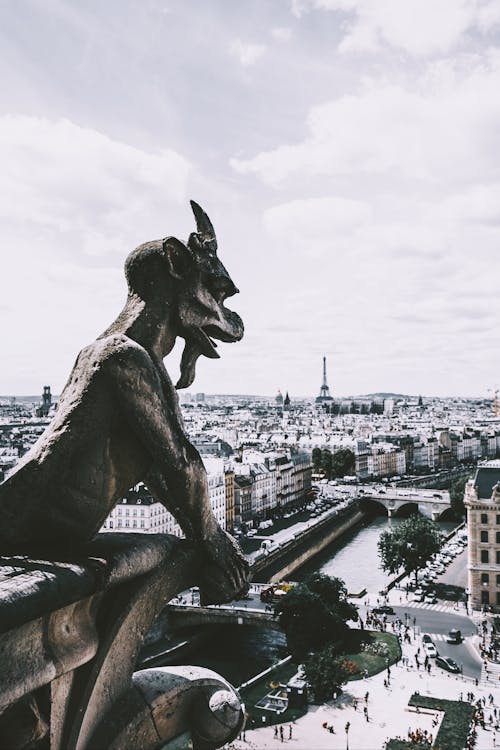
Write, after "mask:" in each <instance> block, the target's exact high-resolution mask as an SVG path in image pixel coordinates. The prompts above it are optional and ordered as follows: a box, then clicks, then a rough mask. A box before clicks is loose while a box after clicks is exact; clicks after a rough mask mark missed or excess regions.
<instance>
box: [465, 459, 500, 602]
mask: <svg viewBox="0 0 500 750" xmlns="http://www.w3.org/2000/svg"><path fill="white" fill-rule="evenodd" d="M464 503H465V506H466V508H467V529H468V534H469V547H468V566H467V567H468V587H469V601H470V605H471V607H472V609H476V610H478V609H483V608H491V610H492V611H494V612H500V461H499V460H496V461H487V462H485V463H483V464H480V465H479V467H478V469H477V471H476V474H475V476H474V478H473V479H471V480H470V481H469V482H468V484H467V486H466V490H465V497H464Z"/></svg>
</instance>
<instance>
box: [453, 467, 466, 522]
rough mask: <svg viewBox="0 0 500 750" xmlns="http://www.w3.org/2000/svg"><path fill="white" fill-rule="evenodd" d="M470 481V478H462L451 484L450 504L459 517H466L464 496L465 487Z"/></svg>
mask: <svg viewBox="0 0 500 750" xmlns="http://www.w3.org/2000/svg"><path fill="white" fill-rule="evenodd" d="M468 481H469V477H468V476H467V477H460V478H459V479H455V481H454V482H452V483H451V487H450V502H451V507H452V509H453V511H454V513H455V514H456V515H457V516H465V505H464V494H465V485H466V484H467V482H468Z"/></svg>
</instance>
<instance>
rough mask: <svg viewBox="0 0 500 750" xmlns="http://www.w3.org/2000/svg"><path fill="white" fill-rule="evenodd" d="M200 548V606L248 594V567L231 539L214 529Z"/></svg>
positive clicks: (221, 602)
mask: <svg viewBox="0 0 500 750" xmlns="http://www.w3.org/2000/svg"><path fill="white" fill-rule="evenodd" d="M203 544H204V547H205V555H204V560H203V570H202V579H201V581H200V602H201V604H202V606H203V605H207V604H223V603H224V602H230V601H234V600H235V599H241V598H242V597H243V596H245V594H246V593H247V592H248V586H249V578H250V575H249V571H250V567H249V565H248V562H247V561H246V560H245V558H244V557H243V555H242V553H241V551H240V549H239V547H238V545H237V543H236V542H235V540H234V539H233V537H232V536H230V535H229V534H227V533H226V532H225V531H223V530H222V529H221V528H220V527H217V529H216V532H215V533H214V535H213V536H211V537H210V539H207V540H206V541H205V542H204V543H203Z"/></svg>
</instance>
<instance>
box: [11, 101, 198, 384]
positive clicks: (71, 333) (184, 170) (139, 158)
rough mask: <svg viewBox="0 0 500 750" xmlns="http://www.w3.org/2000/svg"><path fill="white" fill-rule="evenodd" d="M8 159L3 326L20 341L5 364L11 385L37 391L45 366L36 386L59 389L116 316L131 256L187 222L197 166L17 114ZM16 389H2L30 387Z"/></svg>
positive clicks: (66, 124) (66, 123)
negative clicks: (80, 352)
mask: <svg viewBox="0 0 500 750" xmlns="http://www.w3.org/2000/svg"><path fill="white" fill-rule="evenodd" d="M0 160H1V163H2V169H1V170H0V243H1V246H2V248H3V251H2V264H3V270H4V273H5V278H9V284H5V285H3V287H2V303H3V304H4V305H5V311H4V312H3V313H2V327H3V330H4V331H8V332H10V331H13V330H16V331H18V333H16V335H12V336H11V335H8V336H6V337H4V339H3V355H4V356H5V358H6V359H5V361H8V362H9V363H10V365H9V371H10V372H11V373H12V376H13V377H14V378H17V372H18V368H19V371H20V372H25V373H26V378H27V379H31V381H32V380H33V373H34V372H35V371H36V370H37V367H36V363H37V362H38V376H37V378H36V379H37V380H39V379H40V378H41V377H42V375H44V377H43V378H42V379H45V376H46V377H47V378H50V382H52V384H53V386H54V388H55V389H56V390H58V389H59V388H60V387H61V386H62V384H63V383H62V378H64V376H65V375H66V374H67V373H68V371H69V367H70V366H71V363H72V360H73V358H74V355H75V350H76V349H77V348H78V347H79V346H82V345H83V344H85V343H87V342H88V341H89V340H91V339H92V338H93V337H95V336H96V335H97V334H98V333H100V331H101V330H103V329H104V328H105V326H106V325H107V324H109V323H110V322H111V321H112V320H113V317H114V316H116V314H117V313H118V312H119V310H120V307H121V305H122V303H123V301H124V299H125V294H126V283H125V279H124V276H123V271H122V268H123V261H124V259H125V257H126V256H127V255H128V253H129V252H130V251H131V250H132V249H133V248H134V247H135V246H136V245H137V244H139V243H140V242H144V241H146V240H149V239H155V238H156V237H162V236H165V235H166V234H169V233H170V232H172V230H174V231H175V228H179V220H178V213H179V205H180V204H182V212H183V213H185V214H186V217H187V218H188V210H186V205H185V201H186V188H187V181H188V179H189V176H190V173H191V166H190V164H189V162H188V161H187V160H186V159H185V158H183V157H182V156H180V155H179V154H177V153H176V152H174V151H172V150H168V149H163V150H159V151H158V152H157V153H153V152H146V151H143V150H141V149H138V148H134V147H132V146H129V145H127V144H125V143H121V142H118V141H114V140H112V139H110V138H109V137H107V136H106V135H104V134H102V133H100V132H98V131H96V130H92V129H88V128H81V127H79V126H78V125H76V124H74V123H72V122H70V121H68V120H57V121H53V120H49V119H45V118H36V117H27V116H21V115H18V116H14V115H8V116H4V117H0ZM21 290H22V291H21ZM20 292H21V293H20ZM21 299H24V300H26V303H25V304H22V305H20V300H21ZM35 311H37V312H35ZM38 315H39V317H40V321H41V320H43V331H39V332H38V334H37V336H34V337H33V336H32V335H31V331H33V330H36V329H37V327H38V322H39V321H38ZM20 339H21V340H23V339H26V341H29V345H28V347H27V348H26V347H25V346H22V347H20V346H19V340H20ZM33 339H36V340H33ZM48 362H50V364H49V365H48V367H47V363H48ZM23 363H24V364H23ZM30 363H31V364H30ZM54 373H57V375H56V374H54ZM4 377H5V378H7V377H8V376H7V373H4ZM8 382H9V384H10V381H8ZM9 384H7V383H5V382H4V388H3V390H7V391H9V390H11V391H12V392H16V391H17V392H19V391H21V392H22V390H24V389H25V387H24V382H23V380H22V377H21V379H20V380H19V384H18V385H17V386H16V385H15V384H14V383H12V384H10V387H9Z"/></svg>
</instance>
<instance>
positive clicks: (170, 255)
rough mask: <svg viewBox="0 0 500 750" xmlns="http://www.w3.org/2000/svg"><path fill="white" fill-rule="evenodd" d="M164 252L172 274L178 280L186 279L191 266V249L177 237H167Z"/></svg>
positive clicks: (164, 241)
mask: <svg viewBox="0 0 500 750" xmlns="http://www.w3.org/2000/svg"><path fill="white" fill-rule="evenodd" d="M163 252H164V254H165V260H166V261H167V263H168V270H169V273H170V275H171V276H172V277H173V278H174V279H177V280H179V281H180V280H181V279H184V278H185V276H186V273H187V272H188V271H189V268H190V266H191V251H190V250H189V248H187V247H186V245H185V244H184V243H183V242H181V241H180V240H178V239H177V238H176V237H165V239H164V240H163Z"/></svg>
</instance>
